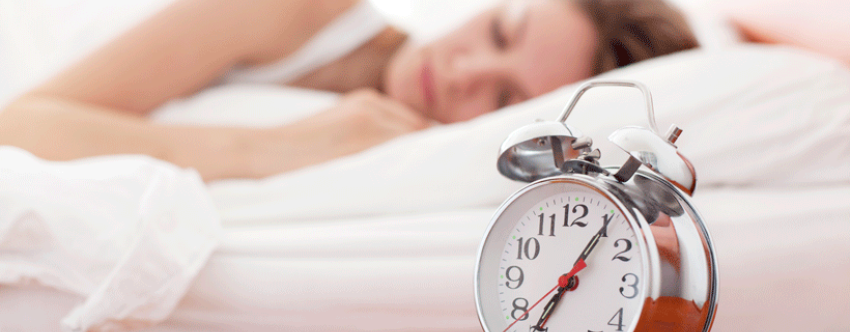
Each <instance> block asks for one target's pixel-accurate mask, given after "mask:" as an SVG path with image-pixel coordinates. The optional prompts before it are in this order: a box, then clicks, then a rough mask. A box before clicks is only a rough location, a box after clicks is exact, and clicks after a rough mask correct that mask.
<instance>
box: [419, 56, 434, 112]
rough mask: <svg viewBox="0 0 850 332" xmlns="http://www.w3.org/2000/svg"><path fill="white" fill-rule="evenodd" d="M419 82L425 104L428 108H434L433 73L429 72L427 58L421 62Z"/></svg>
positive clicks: (429, 67)
mask: <svg viewBox="0 0 850 332" xmlns="http://www.w3.org/2000/svg"><path fill="white" fill-rule="evenodd" d="M419 84H420V85H421V86H422V98H423V99H425V106H426V107H427V108H428V109H429V110H430V109H433V108H434V102H435V101H436V100H435V97H436V96H435V95H434V75H433V74H432V73H431V66H430V65H429V63H428V60H425V61H424V62H423V64H422V72H421V73H420V75H419Z"/></svg>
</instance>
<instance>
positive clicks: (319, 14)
mask: <svg viewBox="0 0 850 332" xmlns="http://www.w3.org/2000/svg"><path fill="white" fill-rule="evenodd" d="M263 1H264V2H272V3H276V4H270V5H269V6H268V7H266V8H267V9H268V10H266V11H264V12H262V13H258V16H259V17H254V18H253V19H252V21H251V23H250V24H256V23H257V21H259V22H262V24H263V28H262V29H257V30H255V31H257V33H258V34H260V38H258V39H259V40H263V45H258V46H259V47H258V49H257V50H255V52H253V54H252V56H250V57H248V58H246V59H244V61H243V62H242V63H241V64H242V65H246V66H262V65H267V64H270V63H273V62H276V61H278V60H280V59H283V58H286V57H287V56H289V55H290V54H292V53H294V52H295V51H297V50H298V49H299V48H301V46H303V45H304V44H305V43H307V42H308V41H309V40H310V39H311V38H312V37H313V36H314V35H316V34H317V33H318V32H319V31H321V30H322V28H324V27H325V26H327V25H328V24H330V23H331V22H333V21H334V20H336V19H337V18H338V17H340V16H341V15H343V14H344V13H346V12H347V11H349V10H351V9H352V8H354V7H355V6H356V5H357V4H358V3H359V2H361V1H368V0H288V1H279V0H263Z"/></svg>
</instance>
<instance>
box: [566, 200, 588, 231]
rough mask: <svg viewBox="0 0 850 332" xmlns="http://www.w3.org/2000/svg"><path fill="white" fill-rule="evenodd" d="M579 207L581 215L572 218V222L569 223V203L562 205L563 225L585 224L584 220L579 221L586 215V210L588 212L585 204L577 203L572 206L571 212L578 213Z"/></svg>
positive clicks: (581, 225)
mask: <svg viewBox="0 0 850 332" xmlns="http://www.w3.org/2000/svg"><path fill="white" fill-rule="evenodd" d="M579 208H581V209H582V210H583V211H582V214H581V216H579V217H578V218H575V219H574V220H573V222H572V223H570V222H569V220H570V205H569V204H567V205H564V227H571V226H578V227H585V226H587V223H586V222H581V221H579V220H581V218H584V217H586V216H587V212H588V211H587V205H584V204H579V205H576V206H574V207H573V213H578V209H579Z"/></svg>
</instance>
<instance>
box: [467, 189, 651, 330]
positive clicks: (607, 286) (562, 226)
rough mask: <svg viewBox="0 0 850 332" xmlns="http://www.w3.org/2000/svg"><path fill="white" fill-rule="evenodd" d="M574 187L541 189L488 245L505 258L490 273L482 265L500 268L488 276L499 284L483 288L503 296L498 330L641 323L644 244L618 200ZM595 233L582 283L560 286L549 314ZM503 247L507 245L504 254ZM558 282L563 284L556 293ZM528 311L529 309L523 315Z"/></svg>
mask: <svg viewBox="0 0 850 332" xmlns="http://www.w3.org/2000/svg"><path fill="white" fill-rule="evenodd" d="M567 188H569V189H573V190H564V191H560V192H557V193H554V194H551V193H545V195H539V194H541V193H540V192H538V193H537V194H538V195H539V196H537V197H538V198H537V199H531V200H529V199H528V197H526V198H525V201H526V203H525V204H519V206H518V205H517V204H514V205H513V206H511V207H509V208H508V209H511V208H513V209H514V211H507V210H506V211H505V212H506V213H503V214H502V216H501V217H500V218H499V219H498V220H497V223H500V224H501V225H494V229H495V228H498V229H501V230H502V232H501V234H502V235H503V236H500V239H499V240H500V242H501V245H499V244H498V243H497V242H495V241H494V242H493V243H492V246H491V247H489V248H485V250H488V252H490V254H489V255H488V256H490V257H491V258H490V260H493V259H498V262H497V263H496V264H491V265H490V266H492V267H494V268H493V269H491V270H489V271H485V270H483V269H482V270H479V273H482V274H483V273H491V274H495V275H492V276H489V278H487V279H488V280H496V281H495V282H491V283H488V284H487V285H483V284H482V285H481V286H480V287H491V288H495V289H489V290H488V289H483V288H481V289H479V291H480V292H481V293H482V296H484V295H483V294H484V293H487V292H495V293H496V294H495V296H485V297H487V298H489V299H494V300H495V301H498V305H497V307H498V309H499V310H500V311H501V313H502V314H501V316H499V318H498V320H501V322H492V323H489V322H488V325H490V329H489V331H490V332H495V331H503V330H505V329H506V328H507V329H506V331H521V332H526V331H536V330H537V331H559V332H560V331H565V332H566V331H579V332H589V331H631V330H632V329H633V328H634V325H635V323H636V322H637V318H638V317H637V316H638V315H639V314H640V311H641V308H642V307H643V305H644V301H645V298H646V296H645V295H644V292H645V289H646V288H645V283H646V280H645V277H644V276H645V273H644V258H643V255H642V253H641V251H642V248H643V246H642V245H640V244H639V243H638V239H637V238H638V236H637V234H636V232H635V231H634V229H633V228H632V225H631V224H630V223H629V221H628V220H627V219H626V218H625V217H624V216H623V215H622V213H621V211H620V210H619V209H618V207H617V205H616V204H614V203H613V202H611V201H610V200H608V199H606V198H605V197H603V196H602V195H600V194H599V193H598V192H596V191H593V190H588V189H586V188H580V187H578V186H575V185H572V186H567ZM529 194H531V193H529ZM533 196H536V195H533ZM517 209H521V211H520V210H517ZM604 225H607V227H603V226H604ZM499 226H501V227H499ZM597 234H600V236H598V237H596V235H597ZM504 235H506V237H505V236H504ZM594 238H597V239H598V241H597V242H596V244H595V246H592V247H593V249H592V251H591V252H590V254H589V255H587V257H586V259H585V260H584V262H585V263H586V265H587V266H586V267H585V268H584V269H583V270H581V271H579V272H578V273H577V274H576V277H577V279H578V284H577V286H576V287H575V289H573V290H568V291H560V292H562V295H561V298H560V300H559V301H558V302H557V304H556V305H555V307H554V309H552V310H551V314H550V315H548V316H544V311H545V310H544V309H545V308H546V307H547V304H548V303H549V302H550V300H551V299H552V297H554V296H555V295H556V294H557V293H559V290H558V289H557V288H556V287H557V286H558V279H559V277H560V276H562V275H564V274H566V273H568V272H569V271H570V270H571V269H572V268H573V266H574V263H575V262H576V261H577V259H578V258H579V257H580V256H581V254H582V252H583V251H585V249H586V248H587V247H588V243H589V242H591V241H592V239H594ZM489 240H490V238H488V241H489ZM497 248H499V249H497ZM495 250H499V253H498V256H497V255H496V254H495V253H494V251H495ZM496 266H498V268H495V267H496ZM481 278H483V277H481ZM494 284H495V285H494ZM553 288H555V289H556V290H555V291H554V292H551V293H549V292H550V291H552V289H553ZM547 293H549V294H548V295H546V294H547ZM544 295H546V296H544ZM538 301H539V304H537V305H536V306H534V305H535V303H538ZM532 306H534V308H533V309H531V310H528V309H529V308H532ZM526 310H528V314H527V316H523V314H524V313H526ZM494 311H495V310H491V312H494ZM547 317H548V318H547ZM488 319H489V320H496V319H497V318H495V317H488ZM544 321H545V323H543V322H544ZM511 324H513V325H512V326H511ZM508 326H510V327H509V328H508Z"/></svg>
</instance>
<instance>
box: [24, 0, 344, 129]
mask: <svg viewBox="0 0 850 332" xmlns="http://www.w3.org/2000/svg"><path fill="white" fill-rule="evenodd" d="M353 2H354V1H353V0H251V1H239V0H180V1H177V2H176V3H174V4H172V5H171V6H169V7H167V8H166V9H165V10H163V11H162V12H160V13H158V14H156V15H154V16H153V17H151V18H150V19H148V20H146V21H144V22H142V23H141V24H140V25H138V26H137V27H135V28H133V29H131V30H129V31H128V32H126V33H124V34H123V35H122V36H120V37H119V38H117V39H116V40H114V41H112V42H110V43H108V44H107V45H105V46H104V47H102V48H100V49H99V50H97V51H95V52H94V53H92V54H91V55H89V56H88V57H86V58H84V59H83V60H82V61H80V62H79V63H77V64H75V65H73V66H72V67H70V68H69V69H68V70H66V71H65V72H63V73H61V74H60V75H58V76H56V77H55V78H53V79H51V80H50V81H48V82H46V83H45V84H43V85H42V86H40V87H38V88H36V89H35V93H34V94H33V95H34V96H49V97H50V98H63V99H67V100H72V101H79V102H85V103H89V104H94V105H99V106H104V107H108V108H112V109H115V110H118V111H129V112H133V113H136V114H146V113H148V112H150V111H151V110H152V109H153V108H155V107H156V106H158V105H160V104H162V103H164V102H165V101H167V100H169V99H172V98H174V97H178V96H183V95H187V94H189V93H192V92H195V91H197V90H198V89H200V88H203V87H204V86H206V85H209V84H210V82H213V81H214V80H215V79H216V78H217V77H219V76H220V75H221V74H222V73H224V72H225V71H226V70H227V69H228V68H230V67H231V66H233V65H235V64H259V63H265V62H271V61H276V60H278V59H280V58H282V57H285V56H286V55H288V54H290V53H292V52H293V51H295V50H296V49H298V47H300V46H301V45H302V44H303V43H304V42H306V41H307V40H308V39H309V38H310V37H311V36H312V35H313V34H315V33H316V32H317V31H318V30H319V29H321V28H322V27H323V26H324V25H325V24H327V23H328V22H330V21H331V20H332V19H333V18H334V17H336V16H337V15H338V14H340V13H341V12H343V11H344V10H345V9H347V8H348V7H350V6H351V5H352V4H353Z"/></svg>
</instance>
